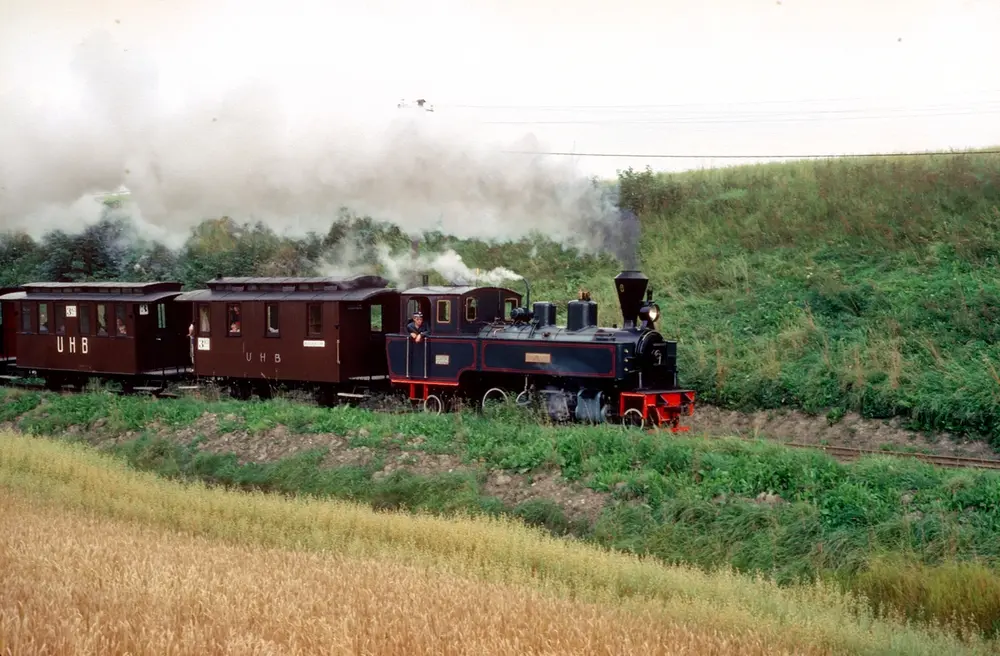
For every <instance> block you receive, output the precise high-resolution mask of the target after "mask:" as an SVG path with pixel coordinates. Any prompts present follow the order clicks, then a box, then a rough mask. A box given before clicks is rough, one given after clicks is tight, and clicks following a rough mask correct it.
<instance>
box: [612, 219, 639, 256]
mask: <svg viewBox="0 0 1000 656" xmlns="http://www.w3.org/2000/svg"><path fill="white" fill-rule="evenodd" d="M620 225H621V235H620V237H619V239H618V242H617V244H616V248H615V255H616V257H617V258H618V260H619V261H620V262H621V263H622V268H623V269H626V270H635V269H638V268H639V217H638V216H636V213H635V212H633V211H632V210H630V209H623V210H621V223H620Z"/></svg>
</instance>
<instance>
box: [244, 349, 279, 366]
mask: <svg viewBox="0 0 1000 656" xmlns="http://www.w3.org/2000/svg"><path fill="white" fill-rule="evenodd" d="M244 355H246V358H247V362H253V361H254V355H253V352H252V351H246V352H245V353H244ZM267 357H268V355H267V353H258V354H257V359H258V360H259V361H260V362H267ZM272 362H274V364H281V354H280V353H275V354H273V360H272Z"/></svg>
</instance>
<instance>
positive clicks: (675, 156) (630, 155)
mask: <svg viewBox="0 0 1000 656" xmlns="http://www.w3.org/2000/svg"><path fill="white" fill-rule="evenodd" d="M501 152H502V153H505V154H510V155H544V156H549V155H551V156H559V157H562V156H565V157H622V158H629V159H632V158H644V159H851V158H855V157H945V156H948V157H955V156H957V155H1000V149H996V150H956V151H929V152H909V153H860V154H856V155H855V154H850V153H845V154H842V155H829V154H828V155H797V154H788V155H729V154H727V155H681V154H679V153H658V154H652V153H574V152H544V151H531V150H504V151H501Z"/></svg>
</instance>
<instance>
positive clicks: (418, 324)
mask: <svg viewBox="0 0 1000 656" xmlns="http://www.w3.org/2000/svg"><path fill="white" fill-rule="evenodd" d="M406 332H408V333H410V337H412V338H413V341H414V342H419V341H421V340H422V339H423V338H424V335H426V334H427V333H429V332H430V329H429V328H428V327H427V326H425V325H424V315H423V313H422V312H414V313H413V318H412V319H410V320H409V322H407V324H406Z"/></svg>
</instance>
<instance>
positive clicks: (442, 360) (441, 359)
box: [434, 355, 451, 364]
mask: <svg viewBox="0 0 1000 656" xmlns="http://www.w3.org/2000/svg"><path fill="white" fill-rule="evenodd" d="M449 362H451V356H450V355H435V356H434V364H448V363H449Z"/></svg>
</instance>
